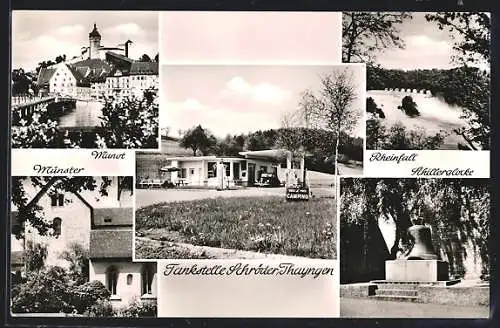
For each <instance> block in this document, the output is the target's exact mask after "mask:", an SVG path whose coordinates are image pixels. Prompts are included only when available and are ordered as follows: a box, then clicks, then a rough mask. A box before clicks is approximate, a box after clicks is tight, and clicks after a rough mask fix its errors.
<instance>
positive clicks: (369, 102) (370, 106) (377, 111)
mask: <svg viewBox="0 0 500 328" xmlns="http://www.w3.org/2000/svg"><path fill="white" fill-rule="evenodd" d="M366 112H367V113H370V114H372V115H375V116H376V117H379V118H385V114H384V111H383V110H382V108H379V107H378V106H377V103H375V100H373V98H372V97H368V98H366Z"/></svg>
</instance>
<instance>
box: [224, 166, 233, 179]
mask: <svg viewBox="0 0 500 328" xmlns="http://www.w3.org/2000/svg"><path fill="white" fill-rule="evenodd" d="M224 167H225V168H226V177H228V176H229V175H230V174H231V163H229V162H224Z"/></svg>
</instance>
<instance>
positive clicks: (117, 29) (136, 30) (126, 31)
mask: <svg viewBox="0 0 500 328" xmlns="http://www.w3.org/2000/svg"><path fill="white" fill-rule="evenodd" d="M103 33H106V34H108V33H109V34H118V35H128V36H139V35H142V34H143V33H144V30H143V29H142V28H141V27H140V26H139V25H137V24H135V23H125V24H119V25H115V26H113V27H108V28H106V29H105V30H104V31H103Z"/></svg>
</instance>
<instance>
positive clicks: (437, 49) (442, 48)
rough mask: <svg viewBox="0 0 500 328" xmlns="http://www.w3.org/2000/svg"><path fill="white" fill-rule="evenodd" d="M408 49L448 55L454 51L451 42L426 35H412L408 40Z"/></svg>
mask: <svg viewBox="0 0 500 328" xmlns="http://www.w3.org/2000/svg"><path fill="white" fill-rule="evenodd" d="M405 43H406V50H407V51H417V52H420V53H425V54H432V53H433V54H438V55H440V54H444V55H448V54H450V53H451V52H452V51H453V46H452V44H451V43H449V42H446V41H444V40H435V39H432V38H429V37H428V36H426V35H412V36H409V37H408V38H407V39H406V41H405Z"/></svg>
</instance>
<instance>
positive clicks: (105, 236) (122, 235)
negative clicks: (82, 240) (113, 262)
mask: <svg viewBox="0 0 500 328" xmlns="http://www.w3.org/2000/svg"><path fill="white" fill-rule="evenodd" d="M133 235H134V234H133V231H132V229H130V230H91V231H90V246H89V257H90V259H110V258H132V238H133Z"/></svg>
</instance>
